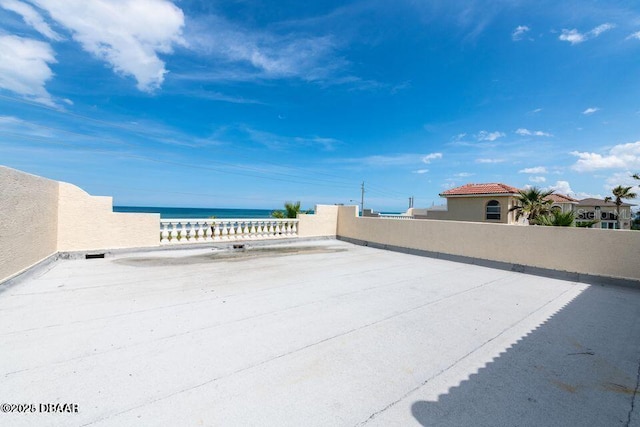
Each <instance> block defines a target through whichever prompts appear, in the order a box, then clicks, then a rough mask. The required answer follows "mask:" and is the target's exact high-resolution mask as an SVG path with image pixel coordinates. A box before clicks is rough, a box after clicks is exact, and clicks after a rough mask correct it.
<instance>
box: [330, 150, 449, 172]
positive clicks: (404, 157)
mask: <svg viewBox="0 0 640 427" xmlns="http://www.w3.org/2000/svg"><path fill="white" fill-rule="evenodd" d="M434 154H440V153H431V154H418V153H402V154H388V155H373V156H366V157H357V158H349V159H337V160H336V161H337V162H340V163H352V164H360V165H362V166H368V167H396V166H411V165H419V164H428V163H430V162H431V161H432V160H435V159H436V158H441V157H432V158H430V159H427V160H428V161H425V158H427V157H429V156H432V155H434ZM419 170H423V171H425V172H414V173H426V172H427V171H428V169H419Z"/></svg>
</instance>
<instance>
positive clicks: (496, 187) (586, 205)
mask: <svg viewBox="0 0 640 427" xmlns="http://www.w3.org/2000/svg"><path fill="white" fill-rule="evenodd" d="M519 195H520V190H518V189H517V188H515V187H512V186H510V185H506V184H502V183H488V184H466V185H463V186H461V187H456V188H452V189H450V190H447V191H444V192H443V193H441V194H440V196H441V197H444V198H446V199H447V205H446V207H445V206H435V207H432V208H429V209H416V208H412V209H409V211H407V214H408V215H412V216H413V217H414V218H417V219H439V220H448V221H470V222H493V223H502V224H520V225H523V224H526V223H527V222H526V221H525V219H524V218H520V219H519V220H516V214H515V212H510V209H511V208H512V207H514V206H516V205H517V203H518V202H517V200H518V196H519ZM546 200H551V201H552V202H553V204H552V205H551V206H552V208H556V209H559V210H560V211H561V212H574V213H575V215H576V222H577V223H580V222H583V223H584V222H588V221H593V220H596V219H599V220H600V222H598V223H597V224H594V225H593V226H592V228H606V229H615V228H618V225H617V224H618V221H617V216H616V215H617V214H616V205H615V203H613V202H605V201H604V200H599V199H584V200H576V199H574V198H572V197H569V196H567V195H564V194H557V193H554V194H551V195H549V196H547V197H546ZM631 206H633V205H630V204H629V203H623V204H622V205H621V207H620V216H621V220H622V221H621V222H622V229H625V230H629V229H630V228H631Z"/></svg>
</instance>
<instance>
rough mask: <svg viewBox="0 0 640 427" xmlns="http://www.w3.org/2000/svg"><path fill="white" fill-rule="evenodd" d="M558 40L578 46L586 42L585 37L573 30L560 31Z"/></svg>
mask: <svg viewBox="0 0 640 427" xmlns="http://www.w3.org/2000/svg"><path fill="white" fill-rule="evenodd" d="M558 38H559V39H560V40H562V41H565V42H569V43H571V44H578V43H582V42H584V41H586V40H587V36H586V35H585V34H582V33H580V32H578V30H576V29H575V28H574V29H573V30H562V34H560V37H558Z"/></svg>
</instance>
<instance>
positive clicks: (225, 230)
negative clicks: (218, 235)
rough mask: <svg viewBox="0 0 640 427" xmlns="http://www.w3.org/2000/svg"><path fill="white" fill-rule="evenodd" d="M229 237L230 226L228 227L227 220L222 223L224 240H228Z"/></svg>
mask: <svg viewBox="0 0 640 427" xmlns="http://www.w3.org/2000/svg"><path fill="white" fill-rule="evenodd" d="M227 239H229V228H228V222H227V221H225V222H223V223H222V240H227Z"/></svg>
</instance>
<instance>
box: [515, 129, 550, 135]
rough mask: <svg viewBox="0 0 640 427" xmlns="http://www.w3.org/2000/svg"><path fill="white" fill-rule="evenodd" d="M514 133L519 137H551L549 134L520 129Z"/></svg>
mask: <svg viewBox="0 0 640 427" xmlns="http://www.w3.org/2000/svg"><path fill="white" fill-rule="evenodd" d="M516 133H517V134H518V135H521V136H553V135H551V134H550V133H547V132H543V131H541V130H535V131H531V130H529V129H524V128H520V129H518V130H516Z"/></svg>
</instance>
